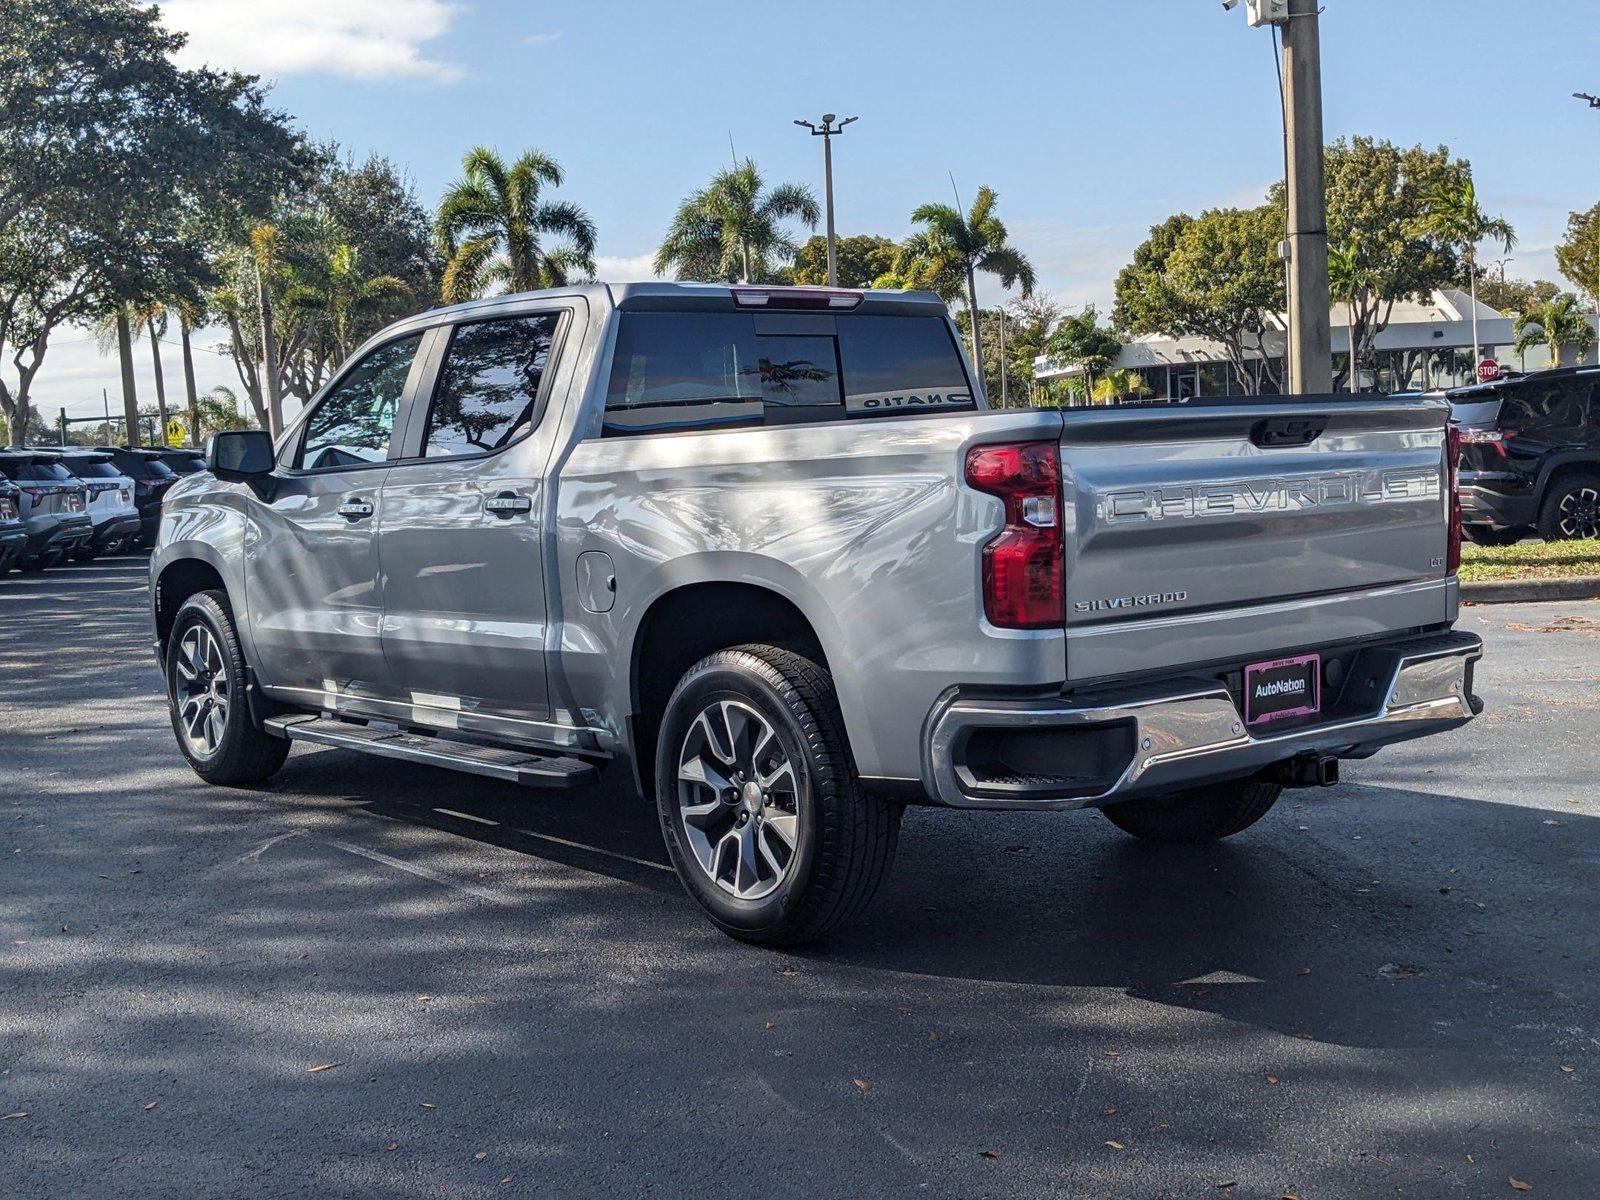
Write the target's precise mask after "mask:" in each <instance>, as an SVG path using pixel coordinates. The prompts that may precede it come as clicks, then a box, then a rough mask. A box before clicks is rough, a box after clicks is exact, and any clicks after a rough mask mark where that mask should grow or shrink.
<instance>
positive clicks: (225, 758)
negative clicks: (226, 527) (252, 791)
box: [166, 591, 289, 784]
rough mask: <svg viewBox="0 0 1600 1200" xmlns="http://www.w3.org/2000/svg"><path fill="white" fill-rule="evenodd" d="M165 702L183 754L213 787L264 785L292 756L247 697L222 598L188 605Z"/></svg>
mask: <svg viewBox="0 0 1600 1200" xmlns="http://www.w3.org/2000/svg"><path fill="white" fill-rule="evenodd" d="M166 667H167V698H168V707H169V708H170V710H171V714H172V732H173V733H174V734H175V735H176V736H177V739H178V749H180V750H182V751H183V756H184V757H185V758H187V759H188V760H189V765H190V766H191V767H193V768H194V771H195V774H196V775H199V776H200V778H201V779H204V780H205V781H206V782H207V783H217V784H240V783H260V782H261V781H262V780H264V779H268V778H270V777H271V776H272V775H273V774H274V773H275V772H276V771H277V770H278V768H279V767H281V766H283V760H284V759H285V758H287V757H288V755H289V743H288V742H287V741H285V740H284V739H282V738H275V737H272V736H270V735H268V734H265V733H262V732H261V730H259V729H257V728H256V727H255V725H254V724H253V723H252V722H251V720H250V712H249V705H248V704H247V703H246V702H245V697H244V671H245V661H244V651H243V650H242V649H241V648H240V646H239V635H238V632H237V631H236V630H235V629H234V624H233V612H232V610H231V609H229V607H228V598H227V596H226V595H224V594H223V593H222V592H218V591H210V592H199V593H196V594H195V595H193V596H190V597H189V598H188V599H187V600H185V601H184V602H183V604H182V606H181V607H180V608H179V609H178V612H177V615H176V616H175V617H174V618H173V621H172V632H171V633H170V634H169V635H168V636H167V651H166Z"/></svg>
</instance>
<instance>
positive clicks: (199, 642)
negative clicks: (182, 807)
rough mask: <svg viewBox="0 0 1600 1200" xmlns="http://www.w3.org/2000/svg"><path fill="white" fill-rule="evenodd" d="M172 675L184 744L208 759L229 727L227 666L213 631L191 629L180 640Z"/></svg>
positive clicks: (220, 743)
mask: <svg viewBox="0 0 1600 1200" xmlns="http://www.w3.org/2000/svg"><path fill="white" fill-rule="evenodd" d="M173 675H174V681H173V682H174V687H173V691H174V693H175V696H176V701H177V706H178V725H179V727H180V728H181V729H182V730H183V738H184V741H186V742H188V744H189V747H190V749H192V750H194V751H195V752H196V753H198V754H201V755H204V756H207V757H209V756H210V755H213V754H215V753H216V752H217V748H218V747H219V746H221V745H222V735H223V732H224V731H225V730H226V729H227V725H228V665H227V662H226V660H224V658H223V657H222V647H221V646H219V645H218V644H217V639H216V637H215V636H214V635H213V634H212V632H211V630H209V629H207V628H206V627H205V626H204V625H192V626H190V627H189V629H188V631H187V632H185V633H184V635H183V637H182V638H181V639H179V641H178V652H177V655H176V657H175V658H174V660H173Z"/></svg>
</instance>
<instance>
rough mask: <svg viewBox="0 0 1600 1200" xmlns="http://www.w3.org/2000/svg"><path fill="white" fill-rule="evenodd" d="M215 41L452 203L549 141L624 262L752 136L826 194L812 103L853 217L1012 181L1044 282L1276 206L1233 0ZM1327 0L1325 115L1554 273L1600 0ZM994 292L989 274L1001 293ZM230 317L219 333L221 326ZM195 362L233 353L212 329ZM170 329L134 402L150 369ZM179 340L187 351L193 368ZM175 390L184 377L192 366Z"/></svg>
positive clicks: (769, 7)
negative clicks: (1202, 220)
mask: <svg viewBox="0 0 1600 1200" xmlns="http://www.w3.org/2000/svg"><path fill="white" fill-rule="evenodd" d="M163 7H164V9H165V11H166V13H167V15H168V20H169V22H170V23H171V24H173V25H174V26H177V27H179V28H183V29H185V30H187V31H189V32H190V33H191V35H192V44H191V46H190V48H189V50H188V51H187V52H186V54H187V56H188V58H189V59H190V60H192V61H200V60H205V61H211V62H213V63H215V64H217V65H220V66H228V67H233V68H236V69H240V70H249V71H254V72H259V73H260V74H262V75H263V76H264V77H266V78H267V79H269V80H273V81H275V83H274V88H273V100H274V103H275V104H276V105H278V106H279V107H281V108H283V109H285V110H287V111H289V112H290V113H293V114H294V115H295V116H296V117H297V118H298V119H299V121H300V122H301V123H302V124H303V125H304V127H305V128H306V129H307V130H308V131H310V133H311V134H313V135H314V136H316V137H318V138H333V139H335V140H337V141H338V142H340V143H341V144H342V145H344V146H345V147H347V148H348V149H349V150H350V151H352V152H354V153H355V154H357V155H365V154H366V153H368V152H371V151H377V152H380V153H383V154H386V155H388V156H390V157H391V158H392V159H394V160H395V161H396V162H397V163H398V164H400V165H401V166H402V167H403V168H405V169H406V170H407V171H409V173H410V174H411V177H412V178H413V180H414V182H415V184H416V187H417V191H418V194H419V196H420V197H421V198H422V200H423V201H424V203H426V204H429V205H431V204H432V203H433V202H434V201H435V200H437V198H438V196H439V194H440V193H441V192H442V191H443V189H444V188H445V187H446V185H447V184H448V183H449V181H450V180H451V178H452V177H453V176H454V174H455V172H456V169H457V166H458V164H459V161H460V157H461V154H462V152H463V151H464V150H466V149H467V148H468V147H470V146H472V145H474V144H478V143H483V144H487V145H491V146H496V147H498V148H499V149H500V150H502V151H503V152H505V153H507V154H508V155H509V154H514V153H516V152H518V151H520V150H522V149H523V148H525V147H529V146H536V147H539V148H540V149H542V150H544V151H546V152H547V153H549V154H552V155H553V156H555V158H556V159H558V160H559V161H560V162H561V164H562V165H563V167H564V168H565V169H566V171H567V184H566V186H565V187H564V188H563V189H562V193H563V194H564V195H566V196H567V197H568V198H570V199H572V200H574V201H576V202H578V203H580V204H582V205H583V206H584V207H586V208H587V209H588V210H589V212H590V214H591V215H592V216H593V217H594V219H595V221H596V223H597V225H598V227H599V235H600V237H599V253H600V256H601V262H600V267H601V277H602V278H612V279H623V278H639V277H643V276H646V275H648V266H647V263H648V259H649V256H650V255H651V254H652V253H653V251H654V248H655V246H656V244H657V242H658V240H659V238H660V235H661V232H662V230H663V229H664V227H665V225H666V222H667V221H668V220H669V219H670V216H671V213H672V210H673V208H674V206H675V205H676V203H677V201H678V200H679V199H680V198H681V197H682V196H683V195H684V194H685V193H687V192H688V191H690V190H692V189H693V188H695V187H697V186H699V185H700V184H701V183H703V182H704V180H705V179H706V178H707V177H709V176H710V174H711V173H712V172H714V171H716V170H718V169H719V168H721V167H723V166H725V165H726V164H727V162H728V160H729V139H730V137H731V139H732V142H733V145H734V146H735V148H736V149H737V152H738V153H739V155H740V156H745V155H749V156H751V157H753V158H755V159H756V161H757V162H758V163H759V164H760V166H761V168H762V170H763V171H764V172H765V173H766V175H767V176H768V178H769V180H772V181H787V180H794V181H800V182H805V183H808V184H811V185H812V186H813V187H815V188H816V189H817V191H818V192H819V194H820V191H821V153H820V146H819V145H817V143H816V142H815V141H813V139H811V138H810V137H808V136H807V135H806V134H805V132H804V131H803V130H800V129H797V128H796V127H795V126H793V125H792V124H791V123H790V122H791V121H792V120H793V119H794V118H796V117H807V118H811V119H816V118H817V117H818V116H820V114H821V113H823V112H825V111H827V112H836V113H839V114H841V115H859V116H860V118H861V119H860V121H859V122H858V123H857V124H855V125H852V126H851V127H850V130H849V132H848V133H847V134H846V135H845V136H844V138H843V139H841V140H840V141H838V142H836V143H835V176H836V192H837V200H838V211H839V229H840V233H841V234H853V233H880V234H884V235H886V236H889V237H896V238H898V237H900V236H903V235H904V234H905V233H906V232H907V231H908V228H909V223H908V219H907V218H908V214H909V213H910V211H911V210H912V208H914V207H915V206H916V205H917V204H919V203H922V202H924V201H927V200H945V199H948V198H949V197H950V195H951V182H950V175H951V174H952V173H953V174H954V176H955V184H956V186H957V188H958V189H959V190H960V193H961V195H962V197H963V198H964V199H966V200H970V198H971V195H972V193H973V192H974V191H975V190H976V188H977V187H978V186H979V185H980V184H988V185H989V186H991V187H993V188H995V189H996V190H997V191H998V192H999V194H1000V205H999V212H1000V215H1001V216H1002V217H1003V219H1004V220H1005V221H1006V222H1007V224H1008V226H1009V227H1010V230H1011V233H1012V237H1013V240H1014V241H1015V242H1016V243H1017V244H1018V245H1019V246H1020V247H1021V248H1022V249H1023V250H1024V251H1026V252H1027V253H1028V254H1029V255H1030V256H1031V257H1032V259H1033V261H1034V264H1035V266H1036V268H1037V269H1038V272H1039V276H1040V283H1041V286H1042V287H1044V288H1045V289H1047V290H1048V291H1050V292H1051V293H1053V294H1055V295H1056V296H1057V297H1058V298H1059V299H1061V300H1062V301H1063V302H1065V303H1067V304H1070V305H1077V304H1082V303H1085V302H1097V303H1099V304H1100V305H1101V306H1102V308H1104V307H1105V306H1106V305H1107V303H1108V301H1109V297H1110V292H1111V283H1112V280H1113V279H1114V278H1115V275H1116V272H1117V270H1118V269H1119V268H1120V267H1121V266H1122V265H1123V264H1124V263H1125V262H1126V261H1127V258H1128V255H1129V253H1130V251H1131V250H1132V249H1133V247H1134V246H1135V245H1137V244H1138V242H1139V241H1140V240H1142V238H1143V237H1144V235H1145V233H1146V231H1147V229H1148V227H1149V226H1150V225H1151V224H1153V223H1155V222H1157V221H1160V220H1162V219H1163V218H1165V217H1166V216H1167V215H1169V214H1170V213H1172V212H1175V211H1179V210H1189V211H1199V210H1200V209H1203V208H1207V207H1213V206H1217V205H1226V204H1244V203H1255V202H1257V201H1258V200H1259V198H1260V196H1261V195H1262V193H1263V192H1264V191H1265V189H1266V187H1267V186H1268V185H1269V184H1270V183H1271V182H1272V181H1273V180H1274V179H1276V178H1278V176H1279V175H1280V174H1281V171H1282V159H1281V154H1282V149H1281V141H1280V122H1279V113H1278V101H1277V90H1276V89H1277V85H1276V79H1275V76H1274V73H1273V63H1272V52H1271V49H1270V46H1271V35H1270V34H1269V33H1268V32H1267V31H1265V30H1255V29H1250V28H1248V27H1247V26H1246V25H1245V21H1244V15H1243V11H1242V7H1243V6H1242V5H1241V8H1240V10H1237V11H1234V12H1231V13H1228V12H1224V11H1223V9H1222V6H1221V4H1220V3H1219V2H1218V0H1062V2H1059V3H1052V4H1044V3H1021V2H1011V0H981V2H979V3H972V2H971V0H968V2H965V3H955V2H952V0H919V2H916V3H912V2H909V0H855V2H854V3H849V2H843V0H812V2H810V3H795V2H794V0H788V2H782V3H780V2H777V0H743V2H742V3H725V2H721V0H715V2H713V0H670V2H669V0H660V2H654V3H651V2H644V0H631V2H616V0H590V2H589V3H581V4H573V3H570V2H569V3H565V4H556V3H549V2H546V0H522V2H511V0H453V2H451V0H339V2H334V0H277V2H275V3H271V4H259V5H258V4H252V3H242V2H238V0H171V2H170V3H168V4H165V5H164V6H163ZM1519 7H1520V6H1518V5H1513V4H1507V3H1504V2H1503V0H1502V2H1501V3H1489V2H1488V0H1327V7H1326V11H1325V12H1324V13H1323V17H1322V38H1323V51H1324V96H1325V107H1326V114H1325V117H1326V132H1327V136H1328V138H1329V139H1330V140H1331V139H1332V138H1334V137H1336V136H1339V135H1341V134H1351V133H1366V134H1372V135H1375V136H1380V137H1387V138H1390V139H1392V140H1393V141H1396V142H1399V143H1402V144H1412V143H1416V142H1422V143H1424V144H1427V145H1430V146H1431V145H1435V144H1438V143H1441V142H1443V143H1445V144H1447V145H1448V146H1450V148H1451V149H1452V150H1453V151H1454V152H1456V153H1457V154H1461V155H1464V156H1466V157H1468V158H1470V159H1471V160H1472V163H1473V165H1474V169H1475V173H1476V178H1477V182H1478V188H1479V193H1480V196H1481V198H1482V199H1483V202H1484V204H1485V206H1486V207H1487V208H1489V209H1490V210H1491V211H1493V212H1497V213H1499V214H1501V215H1504V216H1505V217H1507V218H1508V219H1509V220H1510V221H1511V222H1512V223H1513V225H1515V227H1516V229H1517V232H1518V234H1519V239H1520V242H1519V246H1518V248H1517V251H1516V253H1515V256H1514V259H1513V261H1512V262H1511V263H1510V264H1508V268H1507V269H1508V270H1509V271H1511V272H1512V273H1516V274H1524V275H1543V276H1548V277H1551V278H1554V277H1555V276H1554V274H1553V272H1554V270H1555V268H1554V260H1553V258H1552V257H1551V254H1550V248H1551V246H1552V245H1553V243H1554V242H1555V241H1556V240H1557V239H1558V238H1559V237H1560V236H1561V232H1562V229H1563V227H1564V225H1565V222H1566V215H1567V213H1568V211H1569V210H1571V209H1574V208H1579V207H1584V206H1586V205H1588V204H1592V203H1593V202H1594V201H1595V200H1596V199H1597V198H1600V111H1590V110H1588V109H1586V108H1585V107H1584V106H1583V105H1581V104H1580V103H1579V102H1578V101H1576V100H1573V99H1571V93H1572V92H1574V91H1592V92H1600V54H1597V53H1596V51H1597V50H1600V12H1597V11H1596V7H1595V5H1594V3H1593V0H1544V2H1543V3H1541V4H1539V5H1537V6H1529V7H1530V8H1534V9H1536V12H1537V15H1536V16H1534V15H1533V14H1532V13H1523V14H1519V13H1518V11H1517V10H1518V8H1519ZM997 295H998V293H991V294H990V295H989V296H987V297H986V300H992V299H994V298H997ZM206 340H207V341H209V340H210V339H206ZM201 360H202V361H201V364H200V366H201V384H202V387H205V386H209V385H210V384H212V383H226V382H230V376H231V372H232V368H231V365H230V364H229V363H228V362H227V361H226V360H224V359H221V358H219V357H218V356H216V355H214V354H202V355H201ZM147 362H148V349H147V348H146V353H145V354H143V355H141V356H140V359H139V363H140V367H141V372H142V376H143V377H142V378H141V388H140V393H141V399H148V398H149V397H150V396H151V395H152V394H153V393H152V392H151V390H150V389H151V384H150V382H149V380H148V378H147V376H148V367H147ZM177 374H178V372H177V363H176V356H175V355H174V356H173V361H172V362H171V363H170V364H169V366H168V375H169V379H172V380H174V382H175V383H176V377H177ZM115 375H116V371H115V363H114V361H113V360H110V359H101V358H99V357H98V356H97V355H96V354H95V351H94V347H93V346H92V344H90V343H88V342H87V341H85V340H84V335H83V334H82V333H80V332H79V331H75V330H73V331H66V332H65V333H64V335H63V337H62V344H61V345H60V346H58V347H56V348H53V349H52V351H51V353H50V357H49V359H48V360H47V362H46V366H45V368H44V370H43V372H42V373H41V375H40V377H39V381H38V385H37V392H36V395H37V396H38V398H39V400H40V402H41V408H42V409H43V410H44V412H45V413H46V415H47V416H53V415H54V412H55V409H56V408H57V407H58V406H60V405H61V404H66V405H67V406H68V408H69V411H71V412H73V413H75V414H78V413H85V414H86V413H91V412H95V411H98V409H99V389H100V387H101V386H102V385H109V386H111V387H112V392H113V408H115V407H116V388H115V385H114V381H115ZM177 387H181V384H176V387H175V388H174V390H177Z"/></svg>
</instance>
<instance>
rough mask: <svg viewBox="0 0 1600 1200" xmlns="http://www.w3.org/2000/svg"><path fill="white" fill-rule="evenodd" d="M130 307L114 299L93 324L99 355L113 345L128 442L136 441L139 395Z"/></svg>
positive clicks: (129, 443)
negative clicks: (115, 353) (120, 382)
mask: <svg viewBox="0 0 1600 1200" xmlns="http://www.w3.org/2000/svg"><path fill="white" fill-rule="evenodd" d="M134 315H135V309H134V306H133V305H131V304H128V303H125V302H120V301H119V302H117V303H115V304H114V305H112V307H111V308H110V309H109V310H108V311H106V312H104V313H102V314H101V315H100V316H99V317H98V318H97V319H96V320H95V323H94V338H95V343H96V345H97V348H98V349H99V351H100V353H101V354H109V353H111V351H112V349H113V348H115V349H116V352H117V362H118V365H119V366H120V367H121V369H122V420H123V426H124V430H125V436H126V437H127V439H128V445H130V446H137V445H138V444H139V396H138V390H137V384H136V382H135V380H134V374H133V320H134Z"/></svg>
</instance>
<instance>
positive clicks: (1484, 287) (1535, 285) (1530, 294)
mask: <svg viewBox="0 0 1600 1200" xmlns="http://www.w3.org/2000/svg"><path fill="white" fill-rule="evenodd" d="M1560 294H1561V289H1560V288H1559V287H1558V286H1557V285H1556V284H1554V283H1551V282H1550V281H1549V280H1548V279H1533V280H1528V279H1507V278H1506V277H1505V275H1504V274H1500V275H1484V276H1483V277H1482V278H1481V279H1480V280H1479V281H1478V299H1479V300H1481V301H1483V302H1484V303H1485V304H1487V305H1488V306H1489V307H1490V308H1492V309H1495V310H1497V311H1499V312H1503V313H1519V312H1521V311H1522V310H1523V309H1526V308H1532V307H1533V306H1534V305H1536V304H1543V303H1544V302H1545V301H1546V300H1554V299H1555V298H1556V297H1557V296H1558V295H1560Z"/></svg>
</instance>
